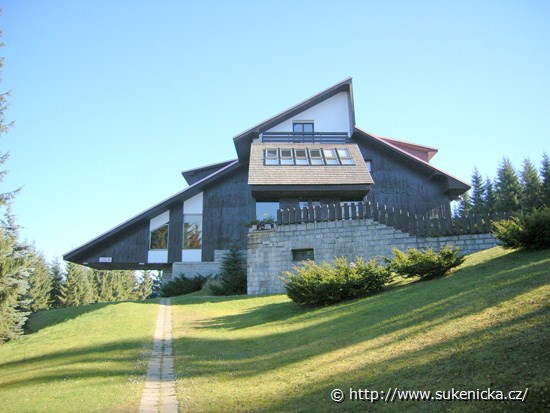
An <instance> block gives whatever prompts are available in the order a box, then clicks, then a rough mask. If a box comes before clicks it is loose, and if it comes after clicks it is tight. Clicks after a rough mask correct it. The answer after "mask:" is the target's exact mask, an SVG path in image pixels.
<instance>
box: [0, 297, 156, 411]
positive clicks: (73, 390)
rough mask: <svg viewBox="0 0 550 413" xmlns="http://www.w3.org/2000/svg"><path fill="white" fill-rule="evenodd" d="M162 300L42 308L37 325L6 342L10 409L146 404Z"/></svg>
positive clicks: (0, 390) (2, 391)
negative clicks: (149, 363) (146, 384)
mask: <svg viewBox="0 0 550 413" xmlns="http://www.w3.org/2000/svg"><path fill="white" fill-rule="evenodd" d="M157 312H158V302H146V301H142V302H126V303H111V304H92V305H87V306H82V307H73V308H62V309H56V310H49V311H43V312H39V313H36V314H35V315H33V317H32V318H31V319H30V322H29V327H30V330H31V333H30V334H29V335H27V336H24V337H22V338H21V339H19V340H17V341H14V342H11V343H8V344H5V345H3V346H0V410H1V411H2V412H18V413H20V412H131V411H138V410H139V403H140V399H141V393H142V391H143V385H144V375H145V373H146V370H147V361H148V358H149V355H150V352H151V348H152V342H153V332H154V327H155V321H156V317H157Z"/></svg>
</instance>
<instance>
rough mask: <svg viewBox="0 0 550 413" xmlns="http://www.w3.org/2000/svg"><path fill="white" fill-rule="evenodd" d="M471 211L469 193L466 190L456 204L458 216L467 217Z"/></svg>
mask: <svg viewBox="0 0 550 413" xmlns="http://www.w3.org/2000/svg"><path fill="white" fill-rule="evenodd" d="M471 212H472V201H471V200H470V194H469V193H468V192H466V193H465V194H464V195H462V199H461V200H460V203H459V205H458V216H459V217H460V218H464V217H467V216H468V215H470V213H471Z"/></svg>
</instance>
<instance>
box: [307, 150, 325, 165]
mask: <svg viewBox="0 0 550 413" xmlns="http://www.w3.org/2000/svg"><path fill="white" fill-rule="evenodd" d="M309 159H311V164H312V165H323V156H322V155H321V149H310V150H309Z"/></svg>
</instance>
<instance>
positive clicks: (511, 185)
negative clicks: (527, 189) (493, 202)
mask: <svg viewBox="0 0 550 413" xmlns="http://www.w3.org/2000/svg"><path fill="white" fill-rule="evenodd" d="M495 186H496V188H495V189H496V195H497V196H496V198H497V210H498V211H499V212H517V211H519V210H520V209H521V204H520V199H521V196H522V193H521V184H520V182H519V178H518V175H517V173H516V171H515V170H514V167H513V166H512V163H511V162H510V160H509V159H508V158H504V159H503V160H502V163H501V165H500V167H499V168H498V170H497V179H496V184H495Z"/></svg>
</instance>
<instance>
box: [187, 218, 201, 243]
mask: <svg viewBox="0 0 550 413" xmlns="http://www.w3.org/2000/svg"><path fill="white" fill-rule="evenodd" d="M183 248H184V249H190V250H198V249H201V248H202V214H184V215H183Z"/></svg>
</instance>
